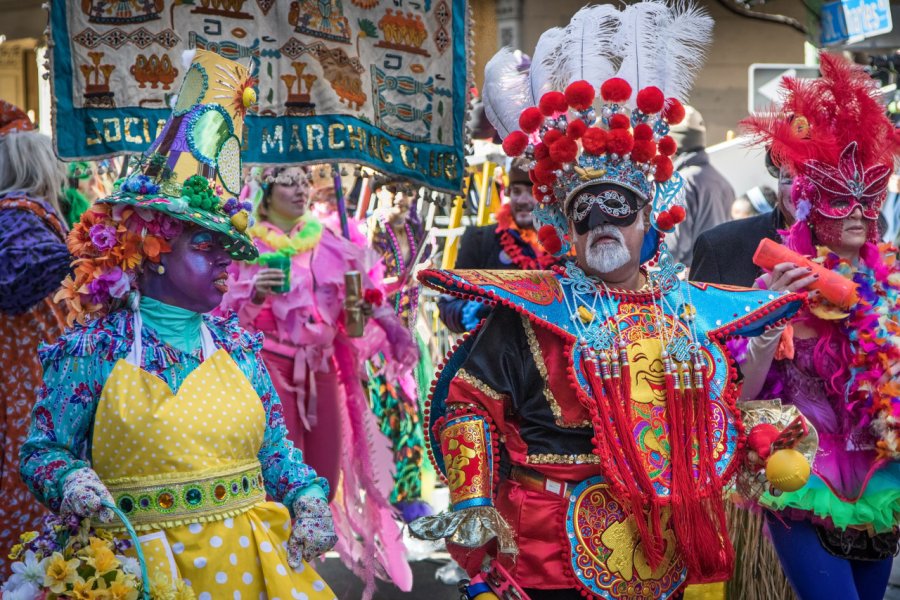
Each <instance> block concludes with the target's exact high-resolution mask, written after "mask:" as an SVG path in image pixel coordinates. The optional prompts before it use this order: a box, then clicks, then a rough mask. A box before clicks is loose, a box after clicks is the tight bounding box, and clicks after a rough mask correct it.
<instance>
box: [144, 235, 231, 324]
mask: <svg viewBox="0 0 900 600" xmlns="http://www.w3.org/2000/svg"><path fill="white" fill-rule="evenodd" d="M171 246H172V251H171V252H169V253H166V254H164V255H163V256H162V258H161V262H160V264H161V265H162V266H163V267H165V272H164V273H162V274H161V275H160V274H157V273H154V272H153V269H154V266H152V265H151V266H148V269H150V272H149V273H145V275H144V277H143V279H142V286H141V288H142V289H141V292H142V293H144V294H146V295H147V296H150V297H151V298H155V299H157V300H159V301H160V302H165V303H167V304H171V305H173V306H178V307H179V308H184V309H186V310H191V311H194V312H198V313H206V312H209V311H211V310H212V309H214V308H215V307H216V306H218V305H219V303H220V302H221V301H222V296H223V295H225V292H227V291H228V284H227V280H228V274H227V272H226V269H227V268H228V265H230V264H231V257H230V256H229V255H228V252H227V251H226V250H225V245H224V244H223V240H222V239H221V238H220V237H219V236H218V235H217V234H215V233H213V232H211V231H207V230H205V229H199V228H194V227H192V228H187V229H185V231H184V232H182V234H181V235H179V236H178V237H177V238H175V239H174V240H172V242H171Z"/></svg>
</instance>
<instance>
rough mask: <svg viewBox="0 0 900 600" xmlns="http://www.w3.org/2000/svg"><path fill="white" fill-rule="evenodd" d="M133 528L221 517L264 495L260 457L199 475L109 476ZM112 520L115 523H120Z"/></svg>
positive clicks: (247, 505) (114, 493)
mask: <svg viewBox="0 0 900 600" xmlns="http://www.w3.org/2000/svg"><path fill="white" fill-rule="evenodd" d="M105 483H106V485H107V487H108V488H109V491H110V493H111V494H112V496H113V498H114V499H115V502H116V506H118V507H119V508H120V509H121V510H122V512H124V513H125V514H126V515H127V516H128V520H129V521H130V522H131V524H132V525H134V527H135V529H157V528H165V527H173V526H177V525H182V524H185V523H195V522H198V521H217V520H220V519H224V518H226V517H229V516H234V515H236V514H240V513H241V512H244V511H245V510H247V509H249V508H250V507H251V506H253V505H255V504H257V503H259V502H263V501H265V499H266V491H265V484H264V482H263V476H262V468H261V467H260V464H259V461H253V463H252V464H250V465H247V464H243V465H238V466H237V467H232V468H229V469H217V470H215V471H210V472H209V473H206V474H203V475H201V476H199V477H198V476H197V474H196V473H182V474H179V475H176V476H173V477H164V478H162V477H154V478H147V479H144V480H142V479H141V478H127V479H120V480H118V481H117V480H110V481H107V482H105ZM117 525H118V524H114V525H113V526H112V527H111V528H117Z"/></svg>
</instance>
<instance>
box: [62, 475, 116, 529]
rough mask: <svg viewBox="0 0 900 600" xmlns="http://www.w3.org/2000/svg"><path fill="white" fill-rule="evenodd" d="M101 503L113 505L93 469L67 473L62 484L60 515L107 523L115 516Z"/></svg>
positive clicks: (107, 491)
mask: <svg viewBox="0 0 900 600" xmlns="http://www.w3.org/2000/svg"><path fill="white" fill-rule="evenodd" d="M102 502H107V503H109V504H114V503H115V501H114V500H113V497H112V494H110V493H109V490H108V489H106V486H105V485H103V482H102V481H100V477H99V476H98V475H97V473H96V472H95V471H94V470H93V469H88V468H84V469H78V470H77V471H72V472H71V473H69V475H68V477H66V480H65V482H63V500H62V506H61V507H60V513H62V514H63V515H75V516H76V517H81V518H83V519H96V520H97V521H100V522H101V523H109V522H110V521H112V520H113V519H114V518H115V515H114V514H113V512H112V511H111V510H109V509H108V508H104V507H103V505H102V504H101V503H102Z"/></svg>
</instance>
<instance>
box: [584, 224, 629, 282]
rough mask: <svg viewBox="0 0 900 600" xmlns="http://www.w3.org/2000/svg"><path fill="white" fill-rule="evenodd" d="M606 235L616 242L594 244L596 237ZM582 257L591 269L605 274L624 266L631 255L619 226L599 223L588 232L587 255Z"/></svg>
mask: <svg viewBox="0 0 900 600" xmlns="http://www.w3.org/2000/svg"><path fill="white" fill-rule="evenodd" d="M607 236H608V237H612V238H614V239H615V240H616V243H612V242H609V241H607V242H604V243H603V244H600V245H599V246H594V242H595V241H596V240H597V238H599V237H607ZM584 258H585V262H586V263H587V265H588V266H589V267H590V268H591V269H593V270H594V271H596V272H597V273H601V274H605V273H611V272H613V271H615V270H616V269H618V268H620V267H623V266H625V265H626V264H627V263H628V261H629V260H631V255H630V254H629V253H628V249H627V248H626V247H625V237H624V236H623V235H622V232H621V231H619V228H618V227H615V226H614V225H601V226H600V227H597V228H595V229H592V230H591V232H590V233H589V234H588V239H587V256H585V257H584Z"/></svg>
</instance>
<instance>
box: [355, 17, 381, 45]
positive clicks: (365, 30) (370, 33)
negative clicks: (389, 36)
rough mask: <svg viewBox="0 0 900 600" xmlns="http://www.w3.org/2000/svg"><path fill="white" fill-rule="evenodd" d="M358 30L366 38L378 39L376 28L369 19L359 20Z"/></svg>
mask: <svg viewBox="0 0 900 600" xmlns="http://www.w3.org/2000/svg"><path fill="white" fill-rule="evenodd" d="M359 30H360V31H361V32H362V34H363V35H364V36H365V37H367V38H372V39H376V40H377V39H378V28H376V27H375V23H373V22H372V21H370V20H369V19H360V20H359Z"/></svg>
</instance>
